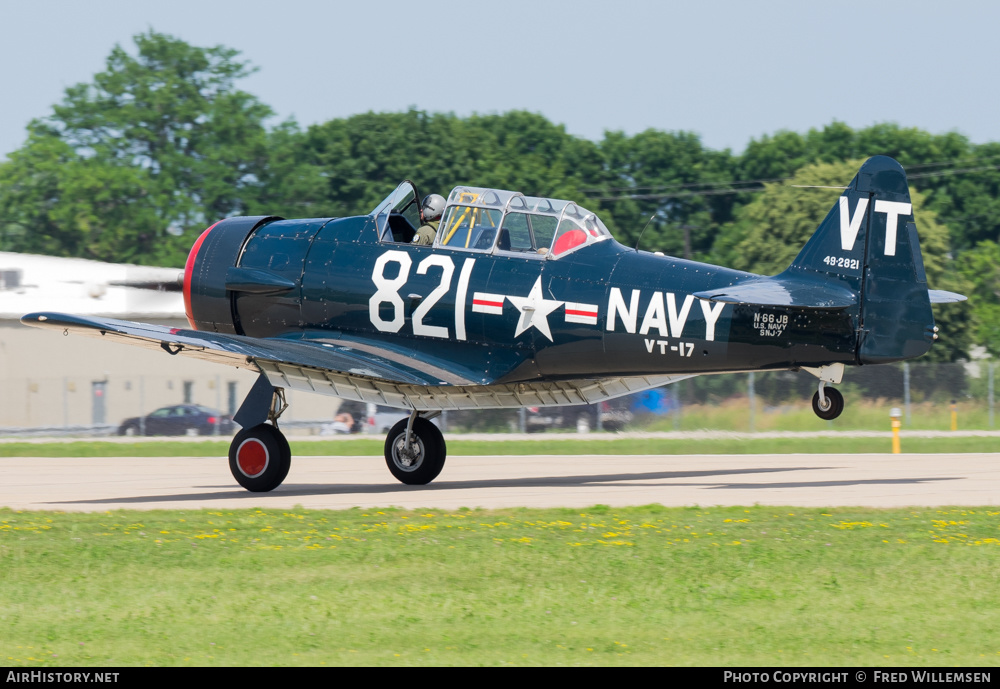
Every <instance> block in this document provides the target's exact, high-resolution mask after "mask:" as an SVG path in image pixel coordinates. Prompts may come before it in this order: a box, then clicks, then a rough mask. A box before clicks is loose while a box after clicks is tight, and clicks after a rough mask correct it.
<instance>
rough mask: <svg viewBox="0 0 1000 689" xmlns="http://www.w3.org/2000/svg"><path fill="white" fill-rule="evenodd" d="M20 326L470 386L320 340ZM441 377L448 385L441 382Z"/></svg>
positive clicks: (256, 361)
mask: <svg viewBox="0 0 1000 689" xmlns="http://www.w3.org/2000/svg"><path fill="white" fill-rule="evenodd" d="M21 322H22V323H24V324H25V325H31V326H35V327H41V328H52V329H55V330H65V331H72V332H73V333H74V334H77V335H85V336H90V337H99V338H104V339H107V340H111V341H117V342H124V343H126V344H131V345H139V346H145V347H146V348H149V349H162V350H163V351H166V352H168V353H170V354H183V355H185V356H190V357H194V358H197V359H205V360H207V361H213V362H216V363H222V364H229V365H231V366H237V367H240V368H251V369H254V370H260V369H261V365H262V364H293V365H296V366H303V367H308V368H313V369H318V370H326V371H334V372H338V373H347V374H352V375H357V376H364V377H367V378H377V379H381V380H386V381H392V382H394V383H404V384H408V385H442V384H454V383H458V382H464V383H469V382H472V381H470V380H468V379H466V378H465V377H463V376H461V375H458V374H456V373H455V372H448V371H442V370H441V369H440V367H439V366H433V365H426V366H421V362H420V361H419V360H417V359H413V358H411V359H410V360H409V363H405V364H404V363H401V362H398V361H390V360H389V359H387V358H385V357H382V356H379V355H378V354H376V353H373V352H371V351H366V352H362V351H358V350H357V349H355V348H353V347H351V346H349V345H348V346H345V345H341V344H333V343H331V342H323V341H319V340H311V341H310V340H302V339H285V338H280V337H268V338H254V337H244V336H241V335H227V334H223V333H210V332H201V331H198V330H187V329H183V328H168V327H165V326H162V325H150V324H148V323H136V322H133V321H123V320H118V319H114V318H95V317H89V316H71V315H67V314H62V313H30V314H28V315H27V316H24V317H23V318H21ZM442 376H447V377H448V378H451V380H450V381H446V380H442Z"/></svg>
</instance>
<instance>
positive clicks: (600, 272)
mask: <svg viewBox="0 0 1000 689" xmlns="http://www.w3.org/2000/svg"><path fill="white" fill-rule="evenodd" d="M419 198H420V197H419V196H418V194H417V191H416V189H415V188H414V185H413V184H412V183H411V182H409V181H406V182H403V183H402V184H400V185H399V186H398V187H397V188H396V190H395V191H393V193H392V194H390V195H389V196H388V197H387V198H386V199H385V200H384V201H383V202H382V203H380V204H379V205H378V206H377V207H376V208H375V209H374V210H373V211H372V212H371V213H370V214H368V215H365V216H360V217H352V218H320V219H307V220H283V219H281V218H276V217H236V218H228V219H226V220H221V221H219V222H217V223H215V224H214V225H212V226H211V227H210V228H208V229H207V230H205V232H204V233H203V234H202V235H201V236H200V237H199V238H198V240H197V241H196V242H195V244H194V246H193V247H192V249H191V253H190V255H189V256H188V259H187V265H186V267H185V272H184V298H185V306H186V310H187V315H188V320H189V321H190V324H191V329H190V330H187V329H171V328H165V327H160V326H153V325H145V324H142V323H133V322H130V321H121V320H113V319H102V318H89V317H80V316H72V315H65V314H58V313H32V314H29V315H27V316H24V317H23V318H22V319H21V321H22V322H23V323H25V324H27V325H32V326H39V327H47V328H56V329H65V330H72V331H74V332H77V333H80V334H84V335H91V336H96V337H103V338H105V339H108V340H115V341H119V342H126V343H129V344H135V345H139V346H146V347H152V348H161V349H163V350H164V351H166V352H168V353H170V354H183V355H186V356H192V357H197V358H200V359H206V360H209V361H217V362H220V363H225V364H229V365H233V366H236V367H245V368H249V369H252V370H254V371H257V372H259V374H260V377H259V378H258V380H257V382H256V384H255V385H254V386H253V388H252V390H251V392H250V393H249V395H248V396H247V398H246V400H245V401H244V402H243V404H242V406H241V407H240V409H239V411H238V412H237V413H236V415H235V416H234V420H235V421H236V422H237V423H239V424H240V425H241V426H242V427H243V430H241V431H240V432H239V433H238V434H237V435H236V437H235V438H234V439H233V442H232V445H231V447H230V450H229V460H230V468H231V469H232V472H233V476H234V477H235V478H236V480H237V481H238V482H239V483H240V485H242V486H243V487H245V488H247V489H248V490H251V491H269V490H273V489H274V488H276V487H277V486H278V485H280V484H281V482H282V481H283V480H284V478H285V476H286V474H287V473H288V468H289V465H290V462H291V452H290V451H289V447H288V443H287V441H286V440H285V438H284V436H283V435H282V433H281V432H280V431H279V430H278V417H279V416H280V415H281V413H282V411H284V409H285V408H286V406H287V405H286V404H285V401H284V390H285V389H287V388H292V389H296V390H309V391H313V392H319V393H323V394H328V395H335V396H337V397H341V398H344V399H348V400H356V401H360V402H373V403H377V404H381V405H388V406H391V407H396V408H399V409H403V410H408V411H409V416H408V417H407V418H404V419H402V420H400V421H399V423H397V424H396V425H395V426H394V427H393V428H392V430H390V431H389V434H388V437H387V438H386V442H385V459H386V463H387V464H388V467H389V470H390V471H391V472H392V474H393V475H394V476H395V477H396V478H397V479H399V480H400V481H402V482H403V483H407V484H426V483H429V482H430V481H432V480H433V479H434V478H435V477H436V476H437V475H438V474H439V473H440V472H441V469H442V467H443V466H444V462H445V455H446V449H445V441H444V438H443V437H442V435H441V432H440V431H439V430H438V429H437V427H436V426H435V425H434V424H432V423H431V422H430V419H432V418H433V417H434V416H436V415H437V414H439V413H440V412H441V411H442V410H446V409H488V408H511V407H529V406H530V407H541V406H554V405H567V404H585V403H594V402H598V401H601V400H605V399H609V398H612V397H616V396H619V395H625V394H628V393H631V392H636V391H640V390H645V389H649V388H653V387H657V386H661V385H664V384H667V383H671V382H674V381H677V380H681V379H683V378H689V377H691V376H696V375H701V374H708V373H724V372H734V371H755V370H778V369H792V370H800V369H801V370H805V371H808V372H809V373H811V374H813V375H815V376H816V377H817V378H818V379H819V385H818V390H817V392H816V393H815V395H814V396H813V409H814V410H815V412H816V414H817V415H819V416H820V417H821V418H824V419H832V418H835V417H837V416H838V415H839V414H840V412H841V411H842V410H843V406H844V399H843V396H842V395H841V394H840V393H839V392H838V391H837V390H836V389H834V388H827V387H826V385H827V384H837V383H839V382H840V381H841V378H842V376H843V372H844V367H845V366H867V365H871V364H883V363H889V362H893V361H900V360H903V359H910V358H913V357H917V356H920V355H921V354H923V353H924V352H926V351H927V350H928V348H929V347H930V345H931V343H932V342H933V341H934V340H935V339H936V338H937V327H936V326H935V325H934V317H933V315H932V314H931V303H932V302H947V301H960V300H962V299H964V298H965V297H963V296H961V295H958V294H954V293H950V292H943V291H939V290H928V287H927V280H926V276H925V274H924V266H923V260H922V258H921V254H920V247H919V244H918V241H917V229H916V225H915V223H914V219H913V213H912V206H911V203H910V195H909V190H908V187H907V182H906V175H905V173H904V171H903V169H902V167H901V166H900V165H899V164H898V163H897V162H896V161H894V160H892V159H891V158H886V157H882V156H878V157H874V158H871V159H870V160H868V161H867V162H866V163H865V164H864V165H863V166H862V168H861V170H860V171H859V172H858V174H857V176H856V177H855V178H854V180H853V181H852V182H851V184H850V186H848V187H847V189H846V190H845V191H844V193H843V195H842V196H841V197H840V198H839V199H838V201H837V203H836V204H835V205H834V206H833V208H832V209H831V210H830V213H829V214H828V215H827V217H826V219H825V220H824V221H823V222H822V224H821V225H820V226H819V228H818V229H817V230H816V232H815V234H814V235H813V236H812V238H811V239H810V240H809V241H808V242H807V243H806V245H805V247H804V248H803V249H802V251H801V252H799V255H798V256H797V257H796V259H795V260H794V261H793V262H792V265H791V266H789V268H788V269H787V270H785V271H784V272H783V273H780V274H779V275H775V276H773V277H766V276H762V275H754V274H752V273H744V272H740V271H736V270H729V269H727V268H720V267H717V266H712V265H706V264H703V263H696V262H693V261H685V260H681V259H678V258H673V257H670V256H663V255H659V254H652V253H649V252H645V251H637V250H633V249H630V248H628V247H625V246H622V245H621V244H619V243H618V242H616V241H615V240H614V239H612V237H611V235H610V233H609V232H608V230H607V228H605V226H604V224H603V223H602V222H601V220H600V219H599V218H598V217H597V215H595V214H594V213H592V212H590V211H588V210H586V209H584V208H582V207H581V206H579V205H577V204H576V203H573V202H571V201H563V200H557V199H549V198H538V197H530V196H524V195H522V194H520V193H517V192H511V191H502V190H498V189H482V188H472V187H458V188H456V189H455V190H453V191H452V192H451V194H450V196H449V198H448V201H447V205H446V207H445V210H444V214H443V216H442V219H441V223H440V227H439V229H438V231H437V236H436V239H435V242H434V244H433V245H432V246H422V245H418V244H414V243H412V240H413V238H414V235H415V233H416V230H417V229H418V227H419V226H420V225H421V224H422V222H421V221H422V219H421V215H420V200H419Z"/></svg>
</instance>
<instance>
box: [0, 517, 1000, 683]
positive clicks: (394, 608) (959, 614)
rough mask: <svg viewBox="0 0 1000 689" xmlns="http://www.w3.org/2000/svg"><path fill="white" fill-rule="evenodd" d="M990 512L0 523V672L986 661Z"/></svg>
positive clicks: (998, 641) (997, 636)
mask: <svg viewBox="0 0 1000 689" xmlns="http://www.w3.org/2000/svg"><path fill="white" fill-rule="evenodd" d="M998 558H1000V511H998V510H997V509H996V508H989V509H987V508H983V509H969V508H964V509H926V510H913V509H908V510H862V509H828V510H816V509H799V508H772V507H752V508H747V509H744V508H711V509H698V508H682V509H678V508H664V507H658V506H648V507H637V508H622V509H619V508H615V509H610V508H604V507H594V508H590V509H586V510H571V509H548V510H529V509H518V510H502V511H484V510H458V511H455V512H440V511H433V512H431V511H422V510H417V511H413V512H409V511H401V510H392V509H385V510H347V511H342V512H331V511H304V510H302V509H295V510H291V511H287V512H282V511H261V510H242V511H183V512H128V511H120V512H106V513H91V514H64V513H39V512H12V511H10V510H0V625H2V628H3V630H4V632H3V634H0V659H2V660H3V661H4V663H3V664H6V665H16V666H31V667H45V666H50V665H51V666H74V665H90V666H126V665H220V666H228V665H237V666H238V665H323V664H326V665H441V664H461V665H479V664H482V665H506V664H514V665H559V664H565V665H619V664H621V665H640V664H649V665H733V666H742V665H777V666H791V665H892V666H902V665H935V666H943V665H948V666H952V665H977V666H984V665H996V664H997V663H998V662H1000V626H998V625H997V623H996V620H997V613H998V599H997V595H996V593H997V590H998V585H1000V568H998V566H997V565H998Z"/></svg>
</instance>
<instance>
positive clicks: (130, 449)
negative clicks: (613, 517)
mask: <svg viewBox="0 0 1000 689" xmlns="http://www.w3.org/2000/svg"><path fill="white" fill-rule="evenodd" d="M384 442H385V441H384V440H383V439H382V438H359V439H356V440H355V439H350V440H315V441H313V440H302V441H296V440H293V441H292V442H291V449H292V454H293V455H294V456H300V457H301V456H354V455H362V456H364V455H371V456H381V455H382V453H383V450H384ZM902 448H903V451H904V452H936V453H956V452H997V451H998V449H1000V438H995V437H955V438H948V437H942V438H905V437H904V438H903V441H902ZM891 449H892V446H891V440H890V439H889V438H850V437H844V438H840V437H833V438H826V437H823V438H753V439H745V438H714V439H706V440H693V439H673V438H670V439H664V438H633V437H621V438H619V437H616V436H614V435H611V434H609V435H607V436H605V437H602V438H591V439H587V440H583V439H576V438H572V437H566V436H562V437H558V438H551V437H550V438H546V437H544V436H540V437H539V438H538V439H537V440H505V441H502V442H500V441H492V440H491V441H487V440H461V439H450V440H449V441H448V454H449V456H457V455H583V454H619V455H629V454H633V455H634V454H653V455H712V454H739V455H743V454H812V453H818V454H830V453H843V452H852V453H858V452H861V453H864V452H890V451H891ZM228 452H229V440H206V441H204V442H177V441H170V440H163V441H160V442H138V443H110V442H102V441H99V440H93V441H90V440H88V441H79V442H68V443H62V442H57V443H28V442H24V443H18V442H12V443H0V457H224V456H226V454H227V453H228Z"/></svg>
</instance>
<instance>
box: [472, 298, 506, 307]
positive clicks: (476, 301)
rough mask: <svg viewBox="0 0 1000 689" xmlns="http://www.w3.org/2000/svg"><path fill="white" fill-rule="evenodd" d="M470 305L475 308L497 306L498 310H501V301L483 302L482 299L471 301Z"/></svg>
mask: <svg viewBox="0 0 1000 689" xmlns="http://www.w3.org/2000/svg"><path fill="white" fill-rule="evenodd" d="M472 303H473V305H475V306H499V307H500V308H503V302H502V301H485V300H483V299H473V300H472Z"/></svg>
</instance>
